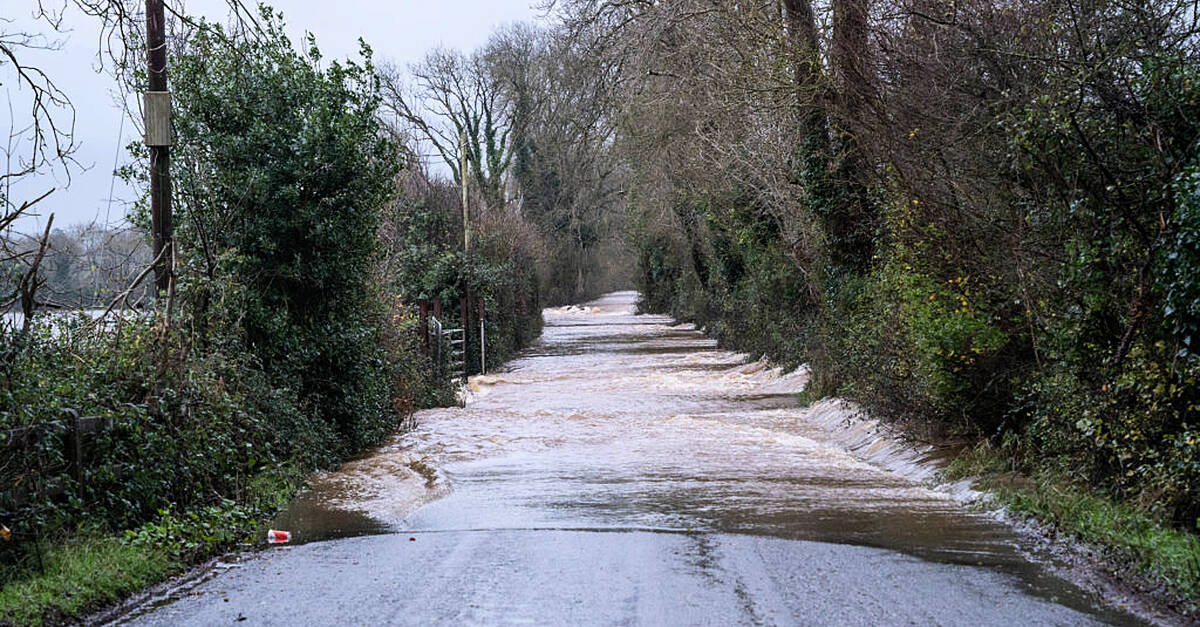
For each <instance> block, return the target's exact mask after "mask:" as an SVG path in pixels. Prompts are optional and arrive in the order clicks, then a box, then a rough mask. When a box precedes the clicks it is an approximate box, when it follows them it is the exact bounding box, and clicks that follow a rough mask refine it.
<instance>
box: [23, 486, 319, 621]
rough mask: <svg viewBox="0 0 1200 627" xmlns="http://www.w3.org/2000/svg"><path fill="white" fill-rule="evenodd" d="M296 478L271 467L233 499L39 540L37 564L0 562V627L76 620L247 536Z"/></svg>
mask: <svg viewBox="0 0 1200 627" xmlns="http://www.w3.org/2000/svg"><path fill="white" fill-rule="evenodd" d="M302 483H303V473H302V472H301V471H300V469H299V468H298V467H297V466H295V465H290V464H288V465H283V466H277V467H274V468H271V469H269V470H266V471H264V472H261V473H259V474H258V475H257V476H255V477H254V479H252V480H251V481H250V484H249V485H248V486H247V489H246V490H245V493H244V494H243V495H242V498H241V501H242V503H241V504H238V503H234V502H232V501H226V502H225V503H223V504H221V505H215V506H210V507H206V508H202V509H199V510H196V511H193V512H188V513H184V514H169V513H168V514H163V515H162V516H160V518H159V519H158V520H155V521H152V522H149V523H146V524H145V525H143V526H141V527H139V528H138V529H136V530H131V531H129V532H126V533H124V534H121V535H120V536H115V535H105V534H102V533H100V532H95V531H77V532H75V533H74V534H73V535H69V536H66V537H65V538H60V539H59V540H58V541H54V542H52V541H48V540H44V541H43V542H42V545H41V546H42V558H41V561H42V565H43V568H39V567H38V560H37V557H36V555H35V554H33V553H30V554H29V555H27V556H26V557H25V559H23V560H22V562H21V563H20V565H15V566H7V567H6V566H0V626H7V625H42V624H46V623H50V624H57V623H62V622H68V621H70V620H71V619H78V618H81V617H83V616H86V615H88V614H90V613H92V612H95V611H98V610H101V609H103V608H105V607H107V606H110V605H112V604H114V603H116V602H118V601H121V600H122V599H124V598H126V597H128V596H129V595H131V594H133V593H135V592H138V591H140V590H142V589H143V588H146V587H147V586H151V585H154V584H156V583H159V582H161V581H164V580H166V579H167V578H169V577H171V576H174V575H176V574H178V573H180V572H182V571H183V570H184V569H185V568H187V567H188V566H189V565H191V564H194V563H197V562H199V561H202V560H203V559H206V558H208V557H211V556H212V555H215V554H219V553H222V552H225V551H228V550H230V549H231V548H234V547H236V546H237V545H238V543H240V542H246V541H253V540H254V539H255V538H257V537H259V530H260V529H261V528H262V524H263V523H265V522H266V521H267V520H269V519H270V518H271V516H273V515H274V513H275V512H277V511H278V510H279V509H281V508H283V507H284V506H285V505H287V503H288V501H289V500H290V498H291V496H292V495H293V494H295V493H296V490H298V489H299V487H300V486H301V485H302ZM226 530H228V531H226Z"/></svg>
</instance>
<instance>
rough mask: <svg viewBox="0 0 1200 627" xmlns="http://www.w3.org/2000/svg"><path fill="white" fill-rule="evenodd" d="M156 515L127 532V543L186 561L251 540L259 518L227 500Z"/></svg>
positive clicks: (256, 513)
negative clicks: (159, 551) (169, 554)
mask: <svg viewBox="0 0 1200 627" xmlns="http://www.w3.org/2000/svg"><path fill="white" fill-rule="evenodd" d="M158 514H159V517H158V519H157V520H155V521H152V522H148V523H146V524H144V525H142V526H141V527H138V528H137V529H129V530H126V531H125V539H126V541H128V542H129V543H130V544H132V545H134V546H138V547H144V548H147V549H158V550H165V551H169V552H170V553H171V555H173V556H175V557H179V558H182V559H183V560H184V561H188V562H190V561H194V560H195V559H197V558H199V557H202V556H206V555H211V554H214V553H217V552H219V551H222V550H228V549H229V548H230V547H232V546H234V545H236V544H238V543H240V542H245V541H247V540H250V539H251V538H253V537H254V535H255V532H256V531H257V530H258V528H259V525H258V519H259V517H260V513H259V512H255V511H253V510H251V509H247V508H244V507H239V506H238V505H237V504H236V503H234V502H233V501H231V500H228V499H225V500H223V501H222V502H221V503H219V504H217V505H211V506H208V507H204V508H201V509H198V510H193V511H190V512H187V513H186V514H178V515H176V514H172V513H171V511H170V510H167V509H162V510H159V512H158Z"/></svg>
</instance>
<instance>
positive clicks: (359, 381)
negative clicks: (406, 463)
mask: <svg viewBox="0 0 1200 627" xmlns="http://www.w3.org/2000/svg"><path fill="white" fill-rule="evenodd" d="M263 18H264V19H263V24H264V28H265V29H266V34H265V36H263V37H260V38H256V39H251V40H241V39H238V40H236V41H233V42H230V41H229V39H228V38H227V37H225V36H224V35H223V33H222V32H221V30H220V29H219V28H213V29H210V30H201V31H199V32H198V33H197V35H196V36H195V37H192V38H191V39H189V41H188V42H187V45H186V46H185V47H184V48H183V49H182V50H180V51H178V52H177V54H176V56H175V62H174V66H173V68H172V80H173V82H174V90H175V94H176V100H177V102H178V103H179V106H178V110H177V113H176V116H175V128H176V131H177V133H178V144H179V147H178V149H177V151H176V153H175V155H176V158H175V161H174V165H175V172H176V173H177V174H178V188H179V194H178V196H179V199H180V201H181V202H180V203H179V205H180V207H179V222H180V228H179V241H180V249H181V251H182V252H183V253H184V254H185V255H186V256H185V268H186V271H187V272H188V274H189V275H191V276H187V277H185V278H184V279H183V282H182V287H183V289H181V293H182V295H183V296H184V298H186V299H188V300H189V301H190V302H191V303H192V304H193V306H192V307H191V308H189V311H190V312H191V313H192V314H193V315H194V316H195V317H196V319H197V320H196V323H197V325H198V326H200V327H201V328H206V329H213V327H212V326H211V324H212V318H213V317H214V313H213V312H212V311H210V308H213V307H219V306H220V305H219V304H218V305H214V304H213V303H214V302H216V301H218V300H219V299H226V302H225V306H229V303H228V297H229V293H230V292H233V293H235V294H237V296H238V300H237V301H236V302H235V303H234V304H233V306H234V307H235V310H234V311H233V312H232V313H231V314H224V313H222V314H219V315H221V316H223V317H225V318H227V319H228V318H233V319H234V320H235V321H236V326H234V327H233V329H232V331H234V332H236V337H237V339H238V340H240V341H242V342H244V343H245V347H246V349H247V350H248V351H249V352H251V353H252V354H253V355H254V356H255V359H256V360H257V361H258V363H259V365H260V366H261V368H262V369H263V371H264V372H265V373H266V375H267V377H268V379H269V380H270V382H271V384H272V385H273V386H274V387H276V388H280V389H285V390H288V391H289V393H290V394H293V395H294V397H295V400H296V402H297V404H298V406H299V408H300V409H301V413H303V414H306V415H307V416H308V419H309V420H315V421H321V422H323V423H324V424H327V425H330V426H331V427H332V428H333V430H334V432H333V433H334V434H335V435H334V437H333V438H332V439H330V438H329V437H328V436H329V435H330V434H328V433H321V428H320V427H318V426H313V427H311V430H312V431H313V432H314V433H313V435H314V436H315V439H323V438H324V439H326V440H327V444H328V445H332V451H333V452H334V453H335V454H338V455H342V454H346V453H348V452H350V451H353V450H357V449H358V448H360V447H362V446H363V445H365V444H369V443H372V442H376V441H378V440H379V439H380V437H382V435H383V434H384V433H386V432H387V431H388V430H389V429H390V427H391V426H392V425H393V424H394V420H392V419H391V417H392V412H391V410H392V406H391V402H390V398H389V394H390V392H391V390H390V389H389V386H388V381H389V380H390V377H388V376H387V364H386V363H385V356H384V354H383V352H382V350H381V348H380V342H379V341H378V337H379V334H380V333H381V329H380V323H381V321H382V320H383V318H384V316H385V310H384V308H383V305H382V303H381V298H380V297H381V296H382V295H381V294H379V293H378V292H376V291H375V290H373V289H372V270H373V260H374V257H375V254H376V250H377V239H376V232H377V230H378V228H379V225H380V216H381V209H382V207H383V205H384V203H385V202H386V201H387V200H388V199H389V198H390V196H391V194H392V193H393V185H392V180H393V177H394V176H395V174H396V172H397V167H398V164H399V160H398V157H397V156H396V155H397V152H396V149H395V147H394V146H393V145H392V144H391V142H390V141H389V140H387V139H386V138H385V135H384V133H383V132H382V130H381V128H380V126H379V122H378V120H377V117H376V115H375V114H376V110H377V109H378V107H379V103H380V98H379V95H378V82H377V79H376V77H375V74H374V70H373V68H372V65H371V59H370V49H369V48H367V47H366V46H365V45H364V46H363V51H362V61H361V62H359V63H356V62H345V63H342V62H336V61H335V62H332V63H330V64H328V66H327V67H323V66H322V64H321V56H320V53H319V51H318V50H317V47H316V44H315V43H314V41H313V40H312V39H311V38H310V39H309V40H308V41H307V42H306V50H305V52H304V53H303V54H302V53H300V52H297V51H296V50H295V49H294V48H293V47H292V45H291V42H290V41H288V39H287V38H286V37H285V36H284V35H283V30H282V24H281V23H280V21H279V19H278V18H276V17H275V16H273V15H271V14H270V13H269V12H267V11H265V10H264V15H263ZM213 332H216V333H222V332H227V330H225V329H221V330H215V329H214V331H213Z"/></svg>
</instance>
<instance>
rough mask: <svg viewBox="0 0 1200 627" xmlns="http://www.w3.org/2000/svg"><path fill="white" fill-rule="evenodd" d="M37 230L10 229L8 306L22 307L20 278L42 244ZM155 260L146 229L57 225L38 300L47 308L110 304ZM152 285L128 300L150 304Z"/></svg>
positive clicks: (0, 286) (3, 275) (2, 278)
mask: <svg viewBox="0 0 1200 627" xmlns="http://www.w3.org/2000/svg"><path fill="white" fill-rule="evenodd" d="M41 243H42V242H41V240H40V239H39V238H37V237H34V236H24V235H17V234H9V235H7V236H6V238H5V242H4V243H3V244H2V245H0V247H3V249H5V250H8V251H10V252H11V253H12V257H11V258H9V259H7V260H6V261H4V262H3V263H2V264H0V267H2V268H3V269H2V270H0V295H5V297H6V298H5V300H4V301H3V302H2V304H3V305H4V306H5V307H4V308H5V310H7V311H19V310H20V298H19V293H18V292H19V290H18V284H19V282H20V280H21V278H22V276H23V275H24V270H25V269H26V268H27V265H26V264H25V263H22V261H21V260H22V259H30V258H32V257H33V256H34V255H36V253H37V252H38V249H39V248H40V247H41ZM149 262H150V257H149V253H148V248H147V247H146V238H145V235H144V234H143V233H142V232H140V231H138V230H136V229H132V228H129V227H128V226H124V227H120V228H105V227H102V226H99V225H96V224H76V225H72V226H70V227H67V228H65V229H53V230H51V231H50V234H49V237H47V238H46V250H45V252H44V254H43V256H42V260H41V267H40V270H39V273H38V278H39V282H40V283H41V287H40V289H39V290H38V293H37V299H38V300H37V304H38V307H39V308H41V309H50V310H68V311H69V310H76V309H96V308H101V309H102V308H104V307H107V306H108V305H110V304H111V303H112V301H113V299H115V298H117V297H120V296H122V295H124V293H125V291H126V288H128V287H129V285H130V283H132V282H133V280H134V278H135V277H137V275H138V274H139V273H140V272H141V271H142V270H143V269H144V268H145V267H146V265H147V264H148V263H149ZM147 295H148V291H147V288H145V287H143V286H139V287H136V288H135V289H134V291H133V292H131V293H130V294H129V295H128V301H127V302H122V303H121V305H122V306H136V305H138V304H142V305H144V304H147V303H148V302H149V301H148V299H147Z"/></svg>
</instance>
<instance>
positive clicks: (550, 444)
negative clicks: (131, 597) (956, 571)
mask: <svg viewBox="0 0 1200 627" xmlns="http://www.w3.org/2000/svg"><path fill="white" fill-rule="evenodd" d="M636 296H637V295H636V294H635V293H633V292H620V293H615V294H611V295H609V296H606V297H605V298H603V299H601V300H599V301H596V302H594V303H589V304H588V305H587V306H586V307H573V308H561V309H551V310H547V311H546V327H545V332H544V335H543V336H542V338H541V339H540V340H539V341H538V342H537V343H536V344H535V345H534V346H532V347H531V348H530V349H528V350H527V351H525V352H524V353H523V354H522V356H521V357H520V358H519V359H517V360H515V361H513V362H511V363H510V364H508V365H507V366H506V367H505V369H504V372H502V373H498V374H492V375H487V376H479V377H475V378H473V379H472V380H471V383H470V386H469V387H470V392H469V394H468V397H467V400H466V406H465V407H464V408H447V409H434V410H427V411H422V412H419V413H418V414H417V416H416V426H415V428H414V429H412V430H410V431H407V432H405V433H402V434H400V435H398V436H396V437H395V439H394V440H393V441H392V442H390V443H389V444H387V445H385V446H383V447H381V448H380V449H378V450H377V451H375V452H373V453H372V454H370V455H368V456H366V457H363V458H362V459H359V460H357V461H354V462H351V463H348V464H346V465H345V466H344V467H343V468H341V469H339V470H338V471H336V472H331V473H324V474H322V475H319V476H318V477H316V478H315V479H314V481H313V482H312V488H311V490H309V491H308V492H306V493H305V494H304V495H302V496H301V497H300V498H299V499H298V500H297V501H296V503H295V505H294V506H293V507H292V509H291V510H290V511H289V512H287V513H285V514H284V516H283V517H282V518H281V519H280V521H278V522H277V524H278V525H279V527H280V528H283V529H290V530H291V531H293V533H294V534H295V537H296V540H297V541H298V542H305V541H311V540H320V539H328V538H334V537H341V536H353V535H362V534H369V533H379V532H389V531H401V530H403V531H405V532H410V531H462V530H529V529H557V530H631V531H634V530H638V531H646V530H663V531H679V532H687V531H693V532H725V533H735V534H748V535H752V536H768V537H774V538H783V539H795V540H814V541H820V542H828V543H838V544H853V545H862V546H870V547H879V548H884V549H890V550H894V551H898V552H901V553H904V554H908V555H911V556H915V557H917V558H920V559H923V560H929V561H934V562H942V563H954V564H965V565H971V566H985V567H988V568H992V569H996V570H998V571H1002V572H1004V573H1007V574H1009V575H1014V576H1016V577H1019V578H1020V579H1021V580H1022V581H1023V582H1024V583H1023V586H1024V587H1025V588H1026V589H1027V590H1029V591H1030V592H1032V593H1033V594H1035V595H1038V596H1042V597H1045V598H1053V599H1055V600H1056V601H1057V602H1059V603H1062V604H1064V605H1068V606H1072V607H1076V608H1080V609H1084V611H1088V612H1095V611H1096V610H1095V608H1094V601H1093V600H1092V599H1089V598H1087V597H1086V595H1084V594H1083V593H1081V592H1080V591H1079V590H1078V589H1077V588H1075V587H1074V586H1072V585H1070V584H1067V583H1065V582H1063V581H1061V580H1059V579H1057V578H1055V577H1053V576H1051V575H1048V574H1047V573H1046V572H1045V571H1044V569H1043V568H1042V567H1041V566H1038V565H1037V564H1035V563H1032V562H1030V561H1029V560H1028V559H1027V557H1026V555H1025V553H1026V549H1025V547H1024V546H1023V540H1022V539H1021V538H1020V537H1019V536H1018V535H1017V534H1015V533H1013V532H1012V531H1011V530H1010V529H1009V528H1008V527H1007V526H1005V525H1003V524H1001V523H1000V522H998V521H997V520H996V519H994V518H993V517H992V516H990V515H988V514H985V513H980V512H975V511H972V510H970V509H969V508H968V507H965V506H964V505H963V504H962V502H961V498H957V497H956V496H955V493H954V491H953V490H946V489H940V488H935V487H931V485H930V484H929V482H928V481H927V479H928V478H929V477H930V476H931V472H930V470H929V468H928V466H923V465H921V464H920V463H914V462H913V460H912V457H913V454H912V451H911V450H910V449H907V448H905V447H903V446H899V445H897V444H896V443H895V442H890V443H889V442H887V441H884V438H880V439H879V441H878V442H872V441H870V438H871V432H870V430H869V429H868V430H866V431H863V430H862V429H863V427H861V425H860V426H859V427H855V428H858V429H859V431H858V432H855V431H854V429H853V428H847V427H846V425H847V424H850V423H854V422H855V421H854V420H853V419H852V417H851V413H850V412H849V411H848V410H846V409H843V408H842V407H841V406H840V405H838V404H836V403H830V402H825V403H818V404H817V405H815V406H814V407H811V408H806V407H802V406H801V404H800V402H799V397H798V396H797V393H798V392H799V391H800V390H802V389H803V386H804V383H805V376H804V374H803V372H800V373H793V374H781V373H780V372H779V371H778V370H775V369H771V368H767V367H764V364H762V363H758V362H756V363H747V362H748V360H747V356H746V355H743V354H738V353H732V352H728V351H724V350H718V349H717V348H716V346H715V343H714V342H713V341H711V340H709V339H707V338H705V337H704V336H703V335H702V334H701V333H699V332H698V331H696V330H695V329H694V328H693V327H691V326H690V325H674V324H673V323H672V321H671V320H670V319H669V318H666V317H663V316H650V315H641V316H639V315H634V309H635V302H636ZM868 427H869V424H868ZM864 442H866V444H864ZM848 443H856V445H855V446H854V447H852V448H853V451H852V450H851V449H850V448H847V444H848ZM906 451H907V452H906ZM906 455H907V457H906ZM1107 620H1113V621H1116V622H1122V620H1123V619H1122V618H1120V617H1114V616H1108V617H1107Z"/></svg>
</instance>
